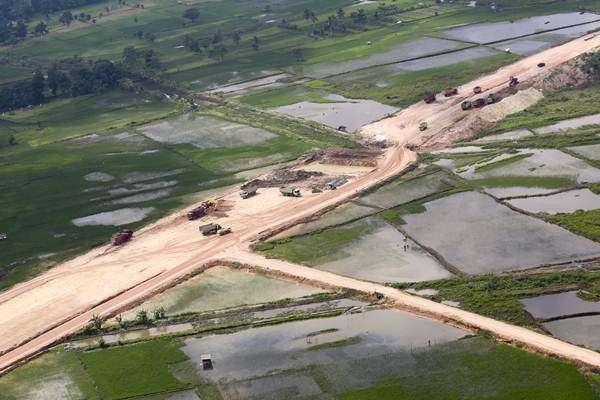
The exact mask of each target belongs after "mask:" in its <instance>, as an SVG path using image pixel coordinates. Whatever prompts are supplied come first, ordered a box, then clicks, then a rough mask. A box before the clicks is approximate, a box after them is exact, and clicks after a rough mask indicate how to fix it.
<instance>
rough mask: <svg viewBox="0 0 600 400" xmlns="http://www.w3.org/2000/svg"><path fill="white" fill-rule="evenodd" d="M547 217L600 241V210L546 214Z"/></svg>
mask: <svg viewBox="0 0 600 400" xmlns="http://www.w3.org/2000/svg"><path fill="white" fill-rule="evenodd" d="M545 218H546V219H547V220H548V221H549V222H552V223H554V224H558V225H560V226H562V227H563V228H565V229H568V230H570V231H572V232H574V233H578V234H580V235H583V236H585V237H587V238H589V239H592V240H595V241H596V242H600V210H590V211H583V210H578V211H575V212H574V213H570V214H556V215H546V216H545Z"/></svg>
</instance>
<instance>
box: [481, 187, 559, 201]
mask: <svg viewBox="0 0 600 400" xmlns="http://www.w3.org/2000/svg"><path fill="white" fill-rule="evenodd" d="M484 190H485V191H486V192H487V193H489V194H491V195H492V196H494V197H497V198H499V199H506V198H509V197H516V196H534V195H542V194H548V193H552V192H555V191H556V190H557V189H546V188H541V187H526V186H512V187H485V188H484Z"/></svg>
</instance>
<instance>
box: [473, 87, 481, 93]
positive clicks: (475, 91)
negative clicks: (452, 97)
mask: <svg viewBox="0 0 600 400" xmlns="http://www.w3.org/2000/svg"><path fill="white" fill-rule="evenodd" d="M482 91H483V89H482V88H481V86H475V87H474V88H473V93H475V94H479V93H481V92H482Z"/></svg>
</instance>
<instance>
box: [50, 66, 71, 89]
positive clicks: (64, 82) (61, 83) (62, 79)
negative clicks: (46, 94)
mask: <svg viewBox="0 0 600 400" xmlns="http://www.w3.org/2000/svg"><path fill="white" fill-rule="evenodd" d="M48 89H50V92H51V93H52V95H53V96H58V95H60V94H64V93H68V92H69V91H70V90H71V80H70V79H69V77H68V75H67V74H65V73H64V72H63V71H61V70H60V69H58V67H57V66H56V64H55V65H53V66H52V67H51V68H50V69H49V70H48Z"/></svg>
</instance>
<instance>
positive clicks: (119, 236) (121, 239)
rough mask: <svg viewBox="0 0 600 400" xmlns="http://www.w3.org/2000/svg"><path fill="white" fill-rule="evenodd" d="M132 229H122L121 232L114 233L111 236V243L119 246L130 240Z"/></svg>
mask: <svg viewBox="0 0 600 400" xmlns="http://www.w3.org/2000/svg"><path fill="white" fill-rule="evenodd" d="M132 237H133V231H132V230H131V229H123V230H122V231H121V232H118V233H115V234H114V235H113V237H112V244H113V245H115V246H120V245H122V244H125V243H127V242H129V241H130V240H131V238H132Z"/></svg>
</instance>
